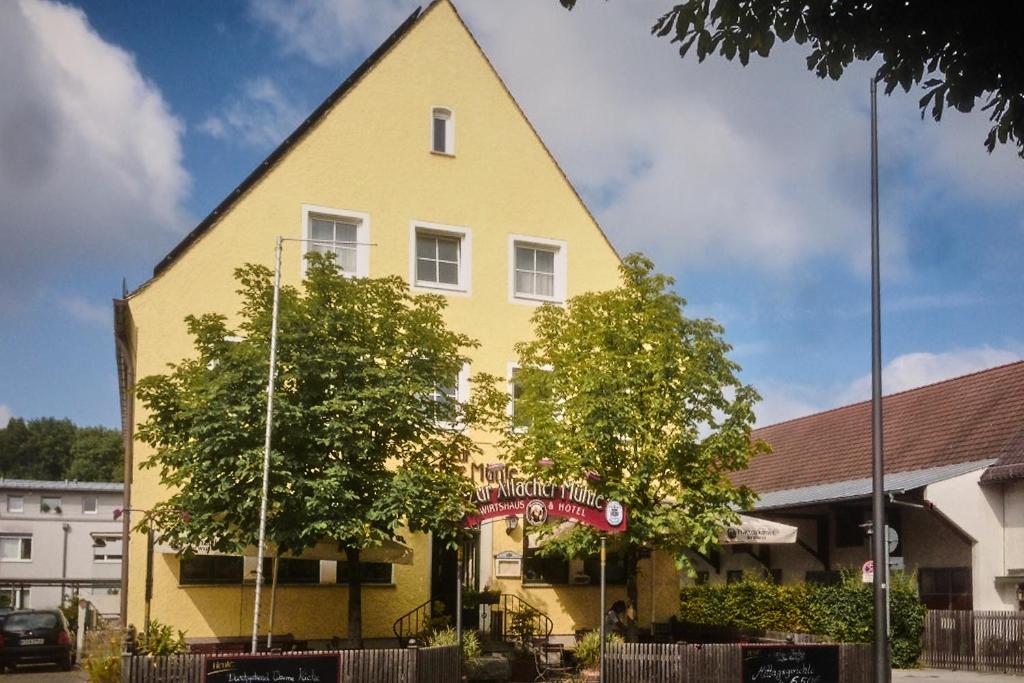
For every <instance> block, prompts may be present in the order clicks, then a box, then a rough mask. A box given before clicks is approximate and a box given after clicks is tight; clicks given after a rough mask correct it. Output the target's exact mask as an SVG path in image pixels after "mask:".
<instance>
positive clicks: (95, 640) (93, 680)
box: [82, 627, 124, 683]
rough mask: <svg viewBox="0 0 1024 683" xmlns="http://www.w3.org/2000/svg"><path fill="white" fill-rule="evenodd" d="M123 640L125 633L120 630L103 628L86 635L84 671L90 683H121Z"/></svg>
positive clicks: (83, 659)
mask: <svg viewBox="0 0 1024 683" xmlns="http://www.w3.org/2000/svg"><path fill="white" fill-rule="evenodd" d="M123 640H124V631H123V630H122V629H120V628H110V627H102V628H97V629H94V630H92V631H89V632H88V633H87V634H86V636H85V650H86V651H85V656H84V657H83V658H82V670H83V671H85V673H86V675H87V676H88V677H89V683H121V643H122V642H123Z"/></svg>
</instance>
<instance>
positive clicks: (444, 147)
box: [431, 107, 455, 154]
mask: <svg viewBox="0 0 1024 683" xmlns="http://www.w3.org/2000/svg"><path fill="white" fill-rule="evenodd" d="M431 124H432V128H431V132H432V141H433V146H432V147H431V149H432V150H433V151H434V152H436V153H438V154H455V115H454V114H453V113H452V110H451V109H447V108H445V107H434V109H433V112H432V114H431Z"/></svg>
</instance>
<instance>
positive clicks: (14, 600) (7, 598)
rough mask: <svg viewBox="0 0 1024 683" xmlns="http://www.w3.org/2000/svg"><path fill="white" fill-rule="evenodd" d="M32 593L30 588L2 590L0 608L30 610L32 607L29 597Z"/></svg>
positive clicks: (0, 589) (0, 590) (0, 591)
mask: <svg viewBox="0 0 1024 683" xmlns="http://www.w3.org/2000/svg"><path fill="white" fill-rule="evenodd" d="M30 594H31V591H30V590H29V589H28V588H11V587H8V588H0V607H12V608H14V609H28V608H29V607H31V606H32V602H31V600H29V596H30Z"/></svg>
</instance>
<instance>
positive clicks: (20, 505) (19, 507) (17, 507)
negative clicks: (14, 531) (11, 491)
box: [7, 496, 25, 512]
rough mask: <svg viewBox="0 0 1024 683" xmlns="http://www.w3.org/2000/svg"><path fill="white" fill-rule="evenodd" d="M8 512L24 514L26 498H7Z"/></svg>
mask: <svg viewBox="0 0 1024 683" xmlns="http://www.w3.org/2000/svg"><path fill="white" fill-rule="evenodd" d="M7 511H8V512H24V511H25V498H24V497H23V496H7Z"/></svg>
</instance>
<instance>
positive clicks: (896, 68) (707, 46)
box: [559, 0, 1024, 156]
mask: <svg viewBox="0 0 1024 683" xmlns="http://www.w3.org/2000/svg"><path fill="white" fill-rule="evenodd" d="M576 1H577V0H559V2H561V4H562V5H563V6H564V7H566V8H569V9H571V8H572V7H574V6H575V5H576ZM1022 25H1024V3H1021V2H1019V0H993V1H991V2H984V3H979V2H964V1H963V0H854V1H851V2H837V1H836V0H686V1H685V2H680V3H677V4H675V5H674V6H673V7H672V9H670V10H669V11H668V12H666V13H664V14H663V15H662V16H661V17H660V18H658V19H657V21H656V23H655V24H654V27H653V29H652V32H653V33H655V34H656V35H657V36H659V37H666V36H667V37H670V39H671V40H672V42H674V43H679V44H680V46H679V55H680V56H681V57H685V56H686V54H687V53H688V52H689V51H690V50H691V48H694V51H695V53H696V55H697V59H698V60H699V61H704V59H705V58H706V57H708V56H709V55H713V54H715V52H718V53H719V54H720V55H722V56H723V57H725V58H726V59H729V60H732V59H736V58H739V60H740V62H742V63H743V64H744V65H746V64H747V63H748V62H749V60H750V56H751V55H752V54H756V55H759V56H761V57H767V56H768V55H769V54H770V53H771V50H772V47H773V46H774V45H775V43H776V41H781V42H789V41H794V42H796V43H797V44H799V45H804V44H807V45H809V47H810V48H811V52H810V54H809V55H808V56H807V68H808V69H810V70H812V71H814V72H815V73H816V74H817V75H818V76H819V77H821V78H826V77H828V78H832V79H835V80H838V79H839V77H840V76H842V75H843V72H844V70H845V69H846V67H848V66H849V65H850V64H851V63H853V61H854V60H861V61H867V60H871V59H875V58H876V57H879V58H881V66H879V67H878V71H877V73H876V78H877V79H878V80H879V81H880V82H882V83H884V84H885V92H886V93H887V94H888V93H891V92H892V91H893V90H895V89H896V88H897V87H900V88H902V89H903V90H904V91H906V92H909V91H910V88H911V86H913V85H917V84H922V83H923V86H924V88H925V92H924V96H923V97H922V98H921V100H920V103H919V104H920V106H921V115H922V117H923V116H924V115H925V113H926V112H927V110H928V107H929V106H931V114H932V117H933V118H934V119H935V120H936V121H938V120H939V119H940V118H941V117H942V113H943V110H944V109H945V107H946V106H947V105H948V106H950V107H954V108H956V109H957V110H959V111H962V112H969V111H971V110H972V109H974V107H975V106H976V104H977V102H978V101H979V100H981V101H984V107H983V109H985V110H987V111H989V115H990V120H991V121H992V123H993V125H992V128H991V129H990V130H989V132H988V135H987V137H986V138H985V146H986V147H987V148H988V150H989V151H990V152H991V151H992V150H993V149H994V148H995V145H996V142H997V141H998V142H999V143H1000V144H1005V143H1006V142H1008V141H1009V142H1013V143H1015V144H1016V146H1017V148H1018V153H1019V154H1021V155H1022V156H1024V40H1021V38H1020V27H1021V26H1022Z"/></svg>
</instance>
